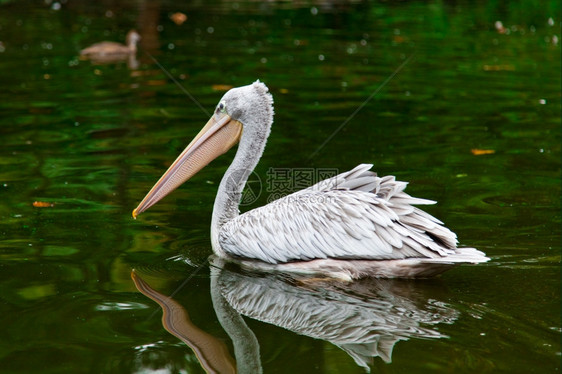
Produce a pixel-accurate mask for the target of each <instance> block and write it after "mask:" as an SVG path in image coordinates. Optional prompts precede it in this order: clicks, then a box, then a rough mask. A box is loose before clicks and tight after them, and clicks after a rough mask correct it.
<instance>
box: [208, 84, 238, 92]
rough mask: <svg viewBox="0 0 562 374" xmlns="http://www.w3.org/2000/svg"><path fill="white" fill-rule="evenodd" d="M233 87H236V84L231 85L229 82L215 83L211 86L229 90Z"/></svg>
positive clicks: (220, 89)
mask: <svg viewBox="0 0 562 374" xmlns="http://www.w3.org/2000/svg"><path fill="white" fill-rule="evenodd" d="M232 87H234V86H231V85H229V84H213V85H212V86H211V88H212V89H213V90H214V91H228V90H230V89H231V88H232Z"/></svg>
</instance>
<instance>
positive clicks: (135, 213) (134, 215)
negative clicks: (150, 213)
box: [133, 208, 139, 219]
mask: <svg viewBox="0 0 562 374" xmlns="http://www.w3.org/2000/svg"><path fill="white" fill-rule="evenodd" d="M138 215H139V214H138V213H137V209H136V208H135V209H133V219H137V216H138Z"/></svg>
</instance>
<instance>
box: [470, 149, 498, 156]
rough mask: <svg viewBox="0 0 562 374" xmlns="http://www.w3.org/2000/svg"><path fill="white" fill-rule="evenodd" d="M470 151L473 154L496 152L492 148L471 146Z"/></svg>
mask: <svg viewBox="0 0 562 374" xmlns="http://www.w3.org/2000/svg"><path fill="white" fill-rule="evenodd" d="M470 152H472V154H473V155H475V156H481V155H491V154H494V153H496V151H495V150H493V149H477V148H472V149H471V150H470Z"/></svg>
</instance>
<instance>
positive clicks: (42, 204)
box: [33, 201, 55, 208]
mask: <svg viewBox="0 0 562 374" xmlns="http://www.w3.org/2000/svg"><path fill="white" fill-rule="evenodd" d="M33 206H34V207H36V208H50V207H53V206H55V204H54V203H48V202H46V201H34V202H33Z"/></svg>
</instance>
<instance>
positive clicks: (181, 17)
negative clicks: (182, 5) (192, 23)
mask: <svg viewBox="0 0 562 374" xmlns="http://www.w3.org/2000/svg"><path fill="white" fill-rule="evenodd" d="M170 19H171V20H172V21H174V23H175V24H176V25H181V24H182V23H184V22H185V21H187V16H186V15H185V14H183V13H182V12H176V13H174V14H172V15H171V16H170Z"/></svg>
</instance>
